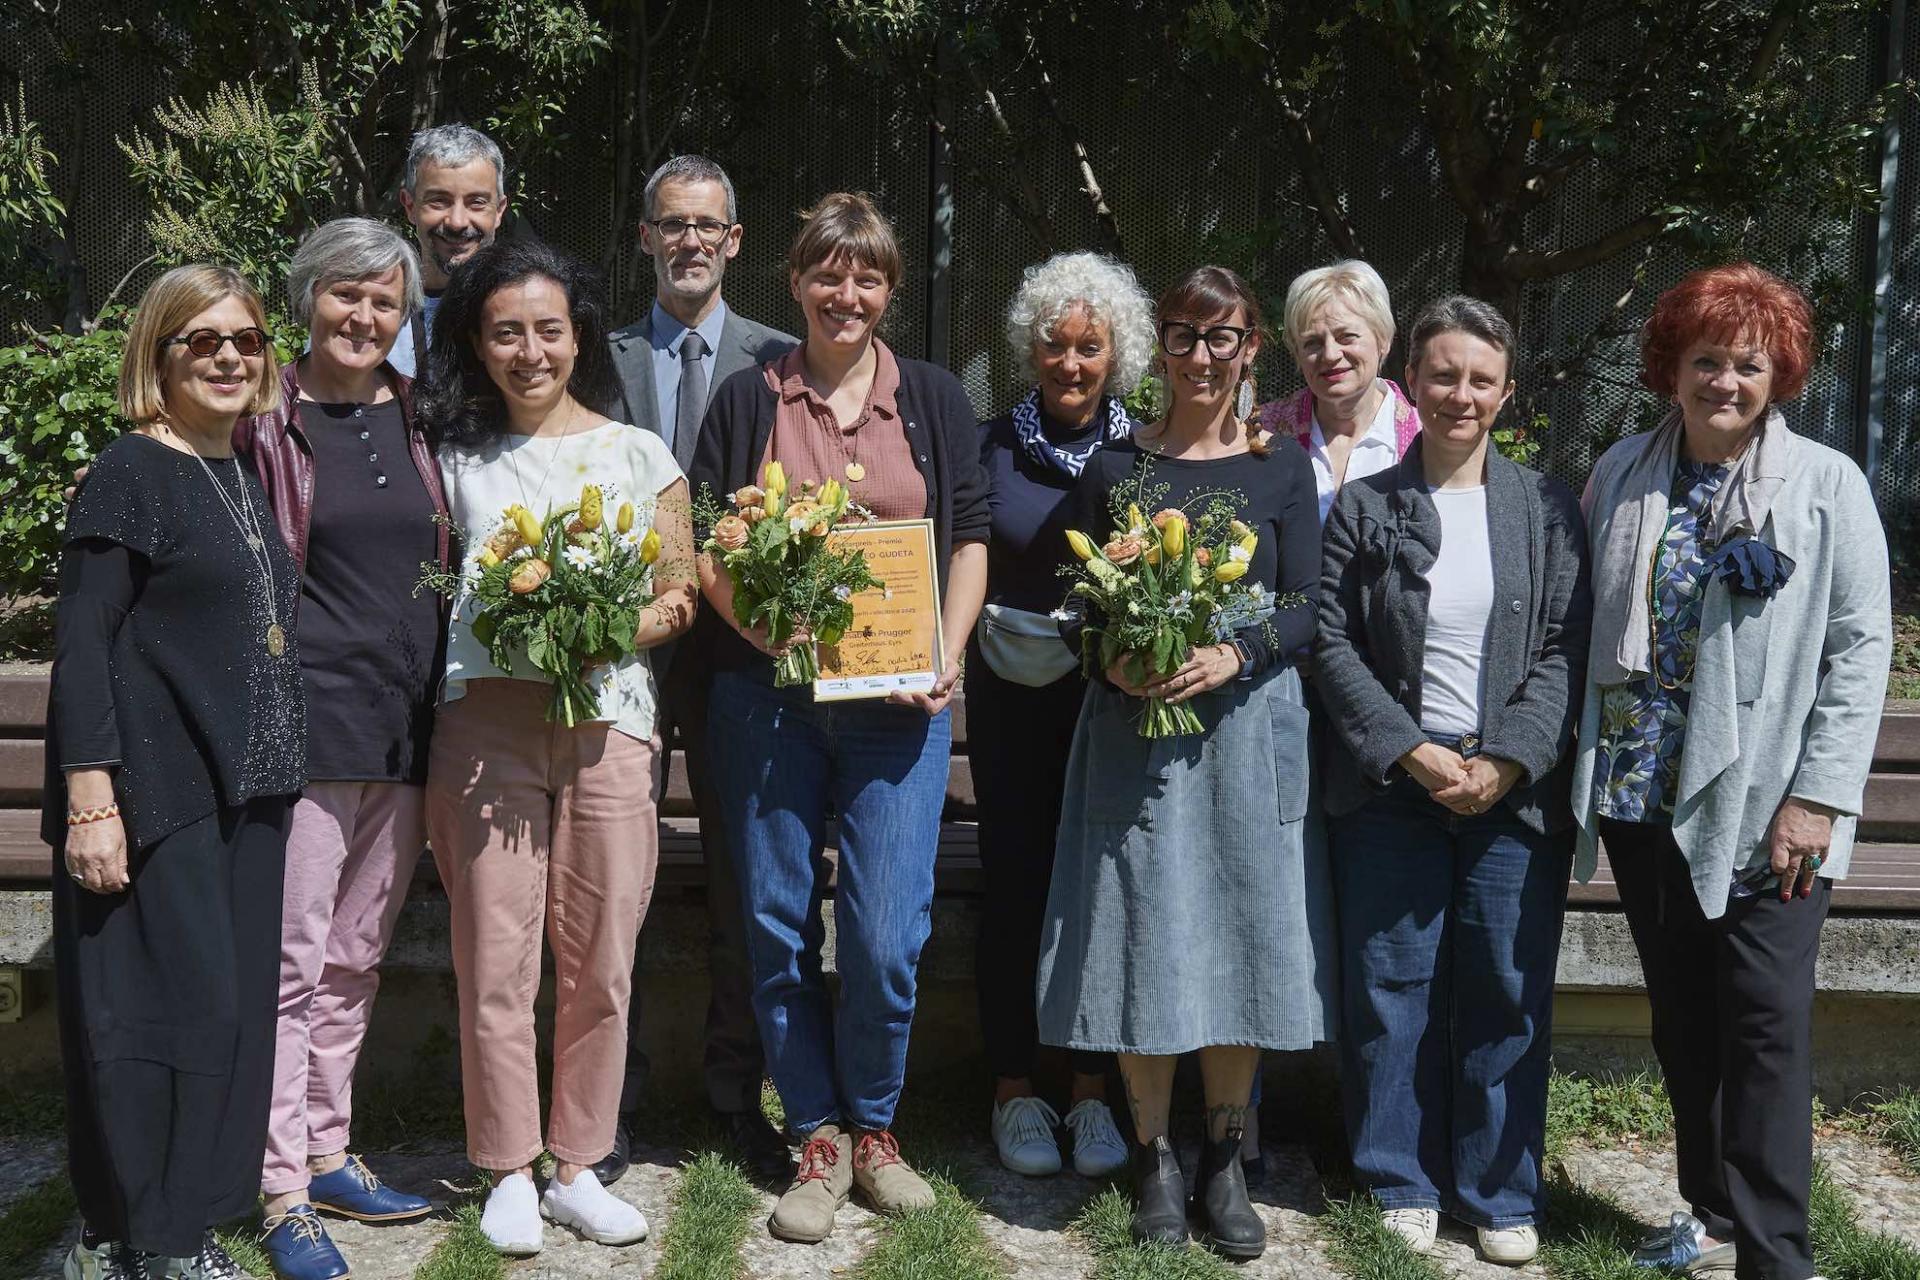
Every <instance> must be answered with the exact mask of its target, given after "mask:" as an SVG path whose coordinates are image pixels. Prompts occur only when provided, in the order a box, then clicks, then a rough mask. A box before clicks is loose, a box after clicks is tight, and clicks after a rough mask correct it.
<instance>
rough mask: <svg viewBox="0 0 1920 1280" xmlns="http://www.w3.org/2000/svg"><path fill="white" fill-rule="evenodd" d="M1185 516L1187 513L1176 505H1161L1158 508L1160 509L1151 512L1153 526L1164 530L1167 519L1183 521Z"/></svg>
mask: <svg viewBox="0 0 1920 1280" xmlns="http://www.w3.org/2000/svg"><path fill="white" fill-rule="evenodd" d="M1186 518H1187V513H1186V512H1184V511H1182V510H1180V509H1179V508H1178V507H1162V508H1160V510H1158V511H1156V512H1154V513H1153V527H1154V528H1156V529H1162V530H1164V529H1165V528H1166V527H1167V521H1169V520H1181V521H1184V520H1185V519H1186Z"/></svg>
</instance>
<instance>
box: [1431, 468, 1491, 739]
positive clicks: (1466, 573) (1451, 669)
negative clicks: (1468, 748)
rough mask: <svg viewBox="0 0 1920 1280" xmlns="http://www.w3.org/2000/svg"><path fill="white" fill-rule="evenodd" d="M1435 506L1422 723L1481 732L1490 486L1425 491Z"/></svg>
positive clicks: (1457, 731) (1488, 590) (1455, 730)
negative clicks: (1436, 540)
mask: <svg viewBox="0 0 1920 1280" xmlns="http://www.w3.org/2000/svg"><path fill="white" fill-rule="evenodd" d="M1427 492H1428V495H1429V496H1430V497H1432V499H1433V505H1434V506H1435V507H1437V508H1439V510H1440V554H1439V556H1438V557H1437V558H1436V559H1435V560H1434V562H1433V568H1431V569H1429V570H1427V589H1428V590H1427V595H1428V605H1427V649H1426V670H1425V673H1424V674H1423V675H1422V677H1421V685H1420V687H1421V694H1420V727H1421V728H1422V729H1424V730H1426V731H1427V732H1428V733H1447V734H1461V733H1478V732H1480V693H1481V688H1482V686H1483V685H1484V684H1485V679H1484V677H1483V674H1482V671H1481V666H1482V659H1483V658H1484V657H1485V656H1486V651H1487V623H1488V621H1489V620H1490V619H1491V618H1492V617H1493V548H1492V546H1491V545H1490V544H1489V541H1488V538H1487V487H1486V486H1485V485H1476V486H1474V487H1473V488H1471V489H1429V490H1428V491H1427Z"/></svg>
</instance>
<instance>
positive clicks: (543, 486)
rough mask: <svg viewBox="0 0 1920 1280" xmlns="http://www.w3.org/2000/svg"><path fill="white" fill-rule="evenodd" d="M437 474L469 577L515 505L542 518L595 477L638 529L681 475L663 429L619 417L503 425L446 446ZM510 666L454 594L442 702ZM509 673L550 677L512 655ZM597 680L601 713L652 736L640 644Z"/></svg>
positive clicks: (652, 698) (466, 602)
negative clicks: (587, 426) (500, 662)
mask: <svg viewBox="0 0 1920 1280" xmlns="http://www.w3.org/2000/svg"><path fill="white" fill-rule="evenodd" d="M440 476H441V479H442V480H443V481H444V483H445V484H446V489H447V511H448V514H449V515H450V516H451V517H452V519H453V523H454V526H455V528H457V529H459V530H460V533H461V535H462V537H463V538H464V540H465V544H466V548H467V563H466V565H465V566H464V567H465V568H466V569H467V571H468V574H469V576H470V577H471V575H472V574H473V573H474V572H475V566H474V561H473V557H474V556H475V555H477V554H478V553H479V550H480V547H481V546H482V545H483V544H484V543H485V542H486V540H487V538H488V537H490V536H491V535H492V534H493V532H494V531H495V530H496V529H498V528H499V527H500V522H501V519H502V516H503V514H504V513H505V511H506V509H507V508H508V507H510V506H512V505H513V504H514V503H516V502H517V503H519V504H520V505H522V506H524V507H526V508H527V510H529V511H531V512H533V513H534V514H535V515H536V516H541V517H545V515H546V514H547V512H548V511H549V510H550V509H552V508H554V507H558V506H562V505H564V504H566V503H568V502H574V501H578V499H579V497H580V486H582V485H584V484H597V485H599V486H600V488H601V490H602V492H603V494H604V496H605V500H606V507H607V512H608V515H609V517H611V515H612V513H613V512H614V511H616V510H618V508H619V505H620V503H622V502H631V503H633V508H634V517H633V527H634V529H635V530H636V531H638V530H643V529H646V528H647V527H648V526H650V525H651V524H652V523H653V512H654V507H655V505H656V503H657V501H658V499H659V495H660V492H661V490H663V489H666V488H667V487H669V486H670V485H672V484H673V482H674V481H675V480H678V479H680V478H681V471H680V467H679V465H678V464H677V463H675V462H674V460H673V454H672V452H671V451H669V450H668V448H667V446H666V445H665V444H664V443H663V442H662V441H661V439H660V437H659V436H657V435H655V434H653V432H651V431H646V430H643V429H641V428H639V427H632V426H628V425H627V424H626V423H624V422H609V423H605V424H603V425H601V426H598V427H594V428H592V429H591V430H587V431H577V432H575V433H574V434H572V435H568V436H561V437H559V438H557V439H541V438H540V437H538V436H520V435H513V434H511V433H509V434H506V435H503V436H502V437H501V438H500V439H499V440H498V441H496V442H494V443H493V444H490V445H488V446H487V447H485V448H484V449H479V450H469V449H457V448H453V447H448V448H444V449H442V450H441V451H440ZM507 674H508V673H507V672H505V671H502V670H500V669H499V668H498V667H496V666H494V665H493V659H492V658H491V657H489V656H488V654H487V646H485V645H483V644H481V643H480V641H479V639H478V638H477V637H476V636H475V635H474V634H473V608H472V599H471V597H470V595H469V593H468V592H466V591H464V590H463V591H462V592H461V593H460V594H459V595H458V596H456V597H455V598H454V602H453V615H452V620H451V621H450V622H449V624H448V627H447V676H446V683H445V684H444V685H443V686H442V689H441V694H440V697H441V701H443V702H452V701H454V700H456V699H458V698H460V697H462V696H464V695H465V694H466V691H467V688H466V685H467V681H469V680H480V679H485V678H488V677H504V676H507ZM511 678H513V679H516V680H538V681H541V682H543V683H544V682H545V681H546V677H545V676H544V675H542V674H540V673H539V672H537V671H536V670H534V668H533V666H532V665H531V664H529V663H526V662H515V663H514V671H513V673H512V677H511ZM593 687H594V692H595V693H596V694H597V695H598V696H599V699H600V711H601V715H600V719H602V720H605V721H610V722H612V724H613V727H614V728H616V729H618V730H620V732H622V733H624V734H627V735H629V736H631V737H634V738H638V739H640V740H641V741H642V742H645V741H647V740H649V739H651V738H652V737H653V729H654V719H655V716H654V708H655V707H656V705H657V704H658V698H657V694H656V691H655V688H654V680H653V671H652V668H651V666H650V665H649V664H648V662H647V654H646V651H644V650H642V651H641V652H639V653H637V654H634V655H633V656H631V657H627V658H622V659H621V660H620V661H618V662H616V663H613V664H612V665H610V666H605V667H601V668H600V669H599V671H598V673H597V674H596V675H595V677H594V686H593Z"/></svg>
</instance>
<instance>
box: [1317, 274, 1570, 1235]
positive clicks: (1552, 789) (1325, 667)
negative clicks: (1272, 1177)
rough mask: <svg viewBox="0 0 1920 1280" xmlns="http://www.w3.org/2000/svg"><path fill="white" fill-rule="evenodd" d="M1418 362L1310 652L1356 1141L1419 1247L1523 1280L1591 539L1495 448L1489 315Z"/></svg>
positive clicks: (1329, 579)
mask: <svg viewBox="0 0 1920 1280" xmlns="http://www.w3.org/2000/svg"><path fill="white" fill-rule="evenodd" d="M1409 346H1410V349H1411V350H1410V355H1409V359H1408V362H1407V386H1408V388H1409V389H1410V390H1411V391H1412V393H1413V399H1414V403H1415V404H1416V405H1417V406H1418V407H1419V411H1420V422H1421V424H1422V428H1423V430H1422V432H1421V435H1420V437H1419V439H1418V440H1416V441H1415V442H1414V444H1413V445H1412V446H1411V447H1410V448H1409V449H1408V450H1407V452H1406V455H1405V457H1404V458H1403V459H1402V460H1401V462H1400V463H1399V465H1398V466H1396V467H1394V468H1392V469H1391V470H1387V471H1382V472H1380V473H1378V474H1377V475H1370V476H1366V477H1363V478H1361V479H1359V480H1351V481H1349V482H1348V483H1347V484H1346V485H1345V486H1343V487H1342V488H1341V490H1340V496H1339V497H1338V498H1336V499H1335V500H1334V505H1333V511H1332V513H1331V514H1330V516H1329V517H1328V520H1327V525H1326V536H1325V557H1324V560H1323V564H1322V569H1321V584H1320V631H1319V637H1318V640H1317V642H1316V645H1315V653H1314V657H1315V667H1314V684H1315V687H1316V689H1317V690H1318V692H1319V694H1320V697H1321V699H1322V700H1323V702H1324V703H1325V706H1326V708H1327V711H1328V712H1329V713H1330V714H1329V719H1330V720H1331V722H1332V724H1333V726H1334V733H1333V734H1332V735H1331V736H1332V738H1333V742H1332V744H1331V750H1330V751H1329V752H1328V761H1327V774H1326V805H1327V817H1328V835H1329V841H1330V852H1331V855H1332V861H1333V867H1334V884H1335V889H1336V896H1337V899H1338V903H1339V912H1340V935H1341V967H1342V970H1343V974H1342V988H1343V991H1342V994H1343V1006H1342V1012H1343V1015H1344V1023H1343V1027H1344V1031H1343V1034H1342V1036H1341V1038H1340V1041H1341V1052H1342V1055H1343V1059H1344V1062H1343V1066H1344V1070H1343V1072H1342V1076H1343V1081H1342V1083H1343V1091H1344V1094H1345V1100H1346V1111H1347V1127H1348V1135H1349V1137H1350V1138H1351V1139H1352V1142H1353V1164H1354V1173H1355V1176H1356V1178H1357V1179H1358V1181H1359V1182H1360V1183H1361V1185H1362V1186H1364V1187H1366V1188H1367V1190H1368V1191H1370V1192H1371V1193H1372V1194H1373V1196H1374V1198H1375V1199H1376V1200H1377V1201H1379V1203H1380V1205H1381V1207H1382V1208H1383V1209H1384V1210H1385V1211H1386V1218H1387V1225H1388V1226H1389V1227H1390V1228H1391V1229H1392V1230H1393V1231H1394V1232H1395V1233H1396V1234H1398V1235H1399V1236H1401V1238H1402V1239H1404V1240H1406V1242H1407V1243H1408V1245H1409V1246H1410V1247H1412V1248H1413V1249H1415V1250H1416V1251H1418V1252H1425V1251H1426V1250H1428V1249H1430V1248H1432V1246H1433V1242H1434V1235H1435V1232H1436V1230H1437V1229H1438V1227H1439V1218H1440V1213H1441V1211H1442V1210H1444V1211H1445V1212H1447V1213H1449V1214H1451V1215H1452V1216H1454V1217H1455V1218H1458V1219H1459V1220H1461V1221H1463V1222H1467V1223H1470V1224H1472V1225H1473V1226H1474V1227H1475V1228H1477V1230H1478V1235H1479V1243H1480V1252H1481V1255H1482V1256H1483V1257H1485V1258H1486V1259H1487V1260H1488V1261H1490V1262H1497V1263H1504V1264H1508V1265H1519V1264H1520V1263H1524V1262H1526V1261H1528V1260H1529V1259H1531V1258H1532V1257H1533V1255H1534V1253H1535V1251H1536V1250H1537V1249H1538V1247H1539V1237H1538V1233H1537V1230H1536V1228H1535V1225H1534V1224H1535V1223H1536V1222H1537V1220H1538V1218H1539V1215H1540V1213H1541V1210H1542V1209H1543V1208H1544V1199H1545V1188H1544V1185H1543V1179H1542V1177H1541V1168H1540V1166H1541V1156H1542V1149H1543V1147H1544V1146H1545V1141H1546V1122H1547V1067H1548V1061H1547V1054H1548V1025H1549V1019H1550V1015H1551V1011H1552V1004H1553V977H1554V968H1555V964H1556V962H1557V960H1558V958H1559V953H1560V925H1561V917H1562V911H1563V908H1564V906H1565V901H1566V886H1567V869H1568V864H1569V861H1570V859H1571V856H1572V847H1573V840H1572V825H1573V817H1572V814H1571V813H1570V812H1569V809H1568V804H1567V787H1568V775H1569V768H1568V760H1567V748H1568V746H1569V744H1570V742H1571V741H1572V737H1573V726H1574V716H1573V691H1574V690H1576V689H1578V688H1579V687H1580V683H1581V680H1582V678H1583V674H1584V671H1583V669H1584V667H1585V664H1586V653H1587V628H1588V625H1589V621H1590V615H1591V608H1592V606H1591V601H1590V598H1589V596H1588V591H1587V569H1586V532H1585V528H1584V526H1583V524H1582V522H1581V519H1580V511H1579V508H1578V507H1577V506H1576V505H1575V502H1574V498H1573V493H1572V491H1571V490H1569V489H1568V488H1567V487H1566V486H1565V485H1563V484H1561V483H1560V482H1559V481H1557V480H1552V479H1549V478H1547V477H1546V476H1543V475H1540V474H1539V473H1537V472H1534V471H1529V470H1528V469H1527V468H1525V467H1522V466H1519V465H1517V464H1516V463H1513V462H1510V461H1508V460H1507V459H1506V458H1504V457H1502V456H1500V454H1498V453H1496V452H1494V451H1493V450H1492V449H1491V448H1490V447H1489V435H1490V433H1491V431H1492V429H1493V423H1494V420H1495V419H1496V418H1497V417H1498V416H1499V413H1500V410H1501V407H1502V406H1503V405H1505V403H1506V401H1507V398H1508V397H1509V396H1510V395H1511V394H1512V393H1513V382H1512V380H1511V377H1510V371H1511V368H1512V356H1513V331H1512V329H1511V328H1509V327H1508V325H1507V322H1506V321H1505V320H1504V319H1502V318H1501V316H1500V313H1499V312H1497V311H1495V310H1494V309H1493V308H1492V307H1490V306H1488V305H1487V304H1486V303H1484V302H1479V301H1476V300H1475V299H1472V298H1461V297H1454V298H1446V299H1443V300H1441V301H1440V302H1436V303H1434V304H1433V305H1431V306H1429V307H1428V308H1427V309H1426V310H1425V311H1424V312H1422V313H1421V315H1420V317H1419V319H1418V320H1416V321H1415V322H1414V326H1413V333H1412V337H1411V339H1410V341H1409ZM1496 549H1497V554H1496Z"/></svg>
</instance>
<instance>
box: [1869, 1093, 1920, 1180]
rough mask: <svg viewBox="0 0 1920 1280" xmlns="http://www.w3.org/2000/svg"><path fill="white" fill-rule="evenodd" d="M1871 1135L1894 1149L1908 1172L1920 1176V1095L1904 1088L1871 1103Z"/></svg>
mask: <svg viewBox="0 0 1920 1280" xmlns="http://www.w3.org/2000/svg"><path fill="white" fill-rule="evenodd" d="M1866 1107H1867V1115H1868V1121H1867V1131H1868V1132H1869V1133H1871V1134H1872V1135H1873V1136H1874V1137H1875V1138H1876V1139H1878V1140H1879V1141H1881V1142H1883V1143H1885V1144H1886V1145H1887V1146H1889V1147H1891V1148H1892V1149H1893V1152H1894V1154H1895V1155H1897V1156H1899V1157H1900V1159H1901V1162H1902V1163H1904V1164H1905V1165H1906V1166H1907V1168H1909V1169H1912V1170H1913V1171H1914V1172H1916V1173H1920V1093H1916V1092H1915V1091H1914V1090H1912V1089H1908V1088H1902V1089H1900V1090H1899V1091H1897V1092H1895V1093H1894V1094H1892V1095H1890V1096H1888V1097H1883V1098H1879V1099H1876V1100H1872V1101H1869V1102H1868V1103H1867V1104H1866Z"/></svg>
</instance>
